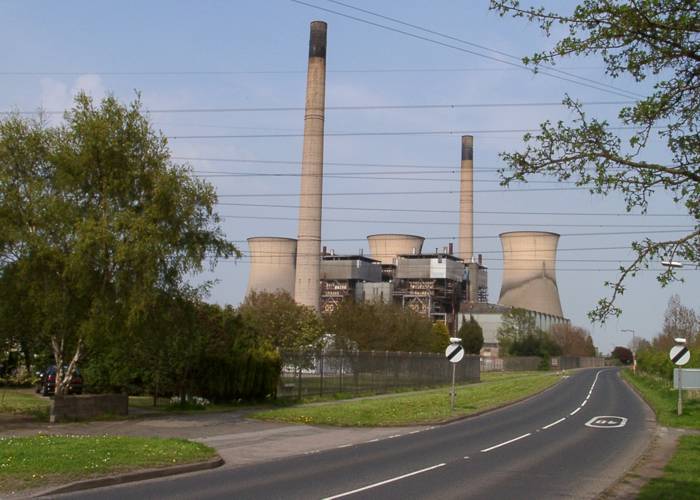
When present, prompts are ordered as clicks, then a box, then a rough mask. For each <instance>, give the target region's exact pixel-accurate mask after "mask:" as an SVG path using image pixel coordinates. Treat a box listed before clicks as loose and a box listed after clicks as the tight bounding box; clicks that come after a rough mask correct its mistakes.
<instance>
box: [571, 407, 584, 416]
mask: <svg viewBox="0 0 700 500" xmlns="http://www.w3.org/2000/svg"><path fill="white" fill-rule="evenodd" d="M580 411H581V407H580V406H579V407H578V408H576V409H575V410H574V411H572V412H571V413H569V415H571V416H574V415H576V414H577V413H578V412H580Z"/></svg>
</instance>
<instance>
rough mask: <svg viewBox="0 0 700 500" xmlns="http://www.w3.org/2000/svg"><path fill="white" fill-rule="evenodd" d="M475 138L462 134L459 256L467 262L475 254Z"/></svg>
mask: <svg viewBox="0 0 700 500" xmlns="http://www.w3.org/2000/svg"><path fill="white" fill-rule="evenodd" d="M473 158H474V138H473V137H472V136H471V135H463V136H462V164H461V168H460V175H459V240H458V244H457V257H459V258H460V259H462V260H463V261H464V263H465V264H468V263H469V262H471V259H472V256H473V255H474V162H473Z"/></svg>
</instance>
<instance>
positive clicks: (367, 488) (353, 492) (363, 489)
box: [323, 463, 446, 500]
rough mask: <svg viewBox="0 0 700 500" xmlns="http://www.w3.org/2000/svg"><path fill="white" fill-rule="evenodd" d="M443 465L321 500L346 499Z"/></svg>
mask: <svg viewBox="0 0 700 500" xmlns="http://www.w3.org/2000/svg"><path fill="white" fill-rule="evenodd" d="M445 465H446V464H444V463H442V464H437V465H433V466H432V467H426V468H425V469H421V470H417V471H414V472H409V473H408V474H404V475H402V476H397V477H392V478H391V479H387V480H386V481H381V482H379V483H374V484H370V485H368V486H363V487H362V488H358V489H356V490H352V491H346V492H345V493H339V494H338V495H333V496H332V497H326V498H324V499H323V500H333V499H334V498H342V497H346V496H349V495H353V494H355V493H359V492H361V491H367V490H370V489H372V488H376V487H377V486H382V485H385V484H389V483H393V482H395V481H400V480H401V479H405V478H407V477H411V476H415V475H417V474H422V473H423V472H428V471H431V470H433V469H437V468H439V467H444V466H445Z"/></svg>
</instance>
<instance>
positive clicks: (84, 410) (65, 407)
mask: <svg viewBox="0 0 700 500" xmlns="http://www.w3.org/2000/svg"><path fill="white" fill-rule="evenodd" d="M128 413H129V396H127V395H126V394H85V395H79V396H77V395H76V396H55V397H54V398H53V403H52V404H51V422H52V423H53V422H65V421H70V420H85V419H90V418H94V417H97V416H100V415H128Z"/></svg>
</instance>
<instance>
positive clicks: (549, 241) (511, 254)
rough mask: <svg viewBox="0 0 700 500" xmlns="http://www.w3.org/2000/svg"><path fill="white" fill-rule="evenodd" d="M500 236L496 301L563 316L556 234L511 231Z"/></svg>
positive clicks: (557, 238)
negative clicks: (500, 276) (500, 278)
mask: <svg viewBox="0 0 700 500" xmlns="http://www.w3.org/2000/svg"><path fill="white" fill-rule="evenodd" d="M500 237H501V245H503V282H502V284H501V296H500V298H499V299H498V303H499V304H501V305H504V306H511V307H521V308H523V309H529V310H531V311H537V312H541V313H545V314H551V315H552V316H559V317H563V316H564V314H563V312H562V310H561V301H560V300H559V288H558V287H557V275H556V260H557V243H558V242H559V235H558V234H556V233H547V232H541V231H514V232H510V233H502V234H501V235H500Z"/></svg>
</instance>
